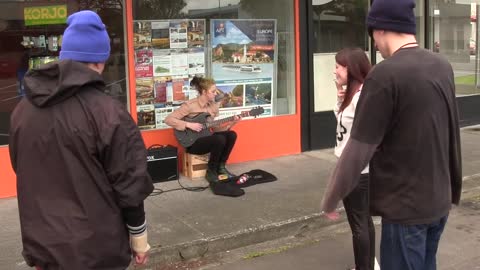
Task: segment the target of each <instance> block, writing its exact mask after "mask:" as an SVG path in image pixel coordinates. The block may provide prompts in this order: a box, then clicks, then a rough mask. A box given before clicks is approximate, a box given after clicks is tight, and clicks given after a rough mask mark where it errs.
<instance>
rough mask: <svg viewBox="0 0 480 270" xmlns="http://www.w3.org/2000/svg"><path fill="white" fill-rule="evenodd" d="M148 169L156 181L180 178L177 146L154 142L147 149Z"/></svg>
mask: <svg viewBox="0 0 480 270" xmlns="http://www.w3.org/2000/svg"><path fill="white" fill-rule="evenodd" d="M147 170H148V173H149V174H150V176H151V177H152V180H153V182H154V183H157V182H164V181H171V180H177V179H178V153H177V147H175V146H172V145H159V144H154V145H152V146H150V147H149V148H148V149H147Z"/></svg>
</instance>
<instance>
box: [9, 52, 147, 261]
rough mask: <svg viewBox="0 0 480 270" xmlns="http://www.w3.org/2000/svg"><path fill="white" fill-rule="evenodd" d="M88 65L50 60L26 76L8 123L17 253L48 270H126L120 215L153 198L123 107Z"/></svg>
mask: <svg viewBox="0 0 480 270" xmlns="http://www.w3.org/2000/svg"><path fill="white" fill-rule="evenodd" d="M104 87H105V85H104V82H103V79H102V77H101V76H100V75H99V74H98V73H96V72H94V71H92V70H90V69H89V68H88V67H86V66H85V65H84V64H81V63H78V62H72V61H62V62H58V63H50V64H48V65H46V66H44V67H42V68H41V69H38V70H33V71H30V72H29V73H27V75H26V76H25V90H26V94H27V96H26V98H24V99H23V100H22V101H21V102H20V103H19V104H18V106H17V107H16V108H15V110H14V112H13V114H12V117H11V127H10V146H9V147H10V155H11V162H12V167H13V169H14V170H15V172H16V174H17V191H18V206H19V213H20V224H21V232H22V242H23V256H24V258H25V260H26V262H27V264H28V265H30V266H33V265H37V266H39V267H41V268H42V269H44V270H50V269H69V270H77V269H78V270H86V269H96V270H100V269H105V270H106V269H108V270H114V269H119V270H120V269H122V270H123V269H125V268H127V266H128V265H129V263H130V260H131V251H130V245H129V235H128V231H127V228H126V226H125V222H124V217H123V216H122V209H124V208H127V207H136V206H138V205H140V204H141V203H142V202H143V200H144V199H145V198H146V197H147V196H148V195H149V194H150V193H151V192H152V190H153V184H152V181H151V179H150V177H149V175H148V173H147V170H146V150H145V146H144V143H143V140H142V137H141V135H140V132H139V130H138V128H137V126H136V125H135V123H134V121H133V120H132V118H131V116H130V115H129V113H128V112H127V111H126V110H125V106H124V105H123V104H121V103H119V102H117V101H116V100H114V99H113V98H111V97H109V96H107V95H105V94H104V93H103V92H102V90H103V89H104Z"/></svg>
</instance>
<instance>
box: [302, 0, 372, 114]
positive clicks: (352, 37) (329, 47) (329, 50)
mask: <svg viewBox="0 0 480 270" xmlns="http://www.w3.org/2000/svg"><path fill="white" fill-rule="evenodd" d="M311 2H312V13H313V14H312V18H313V44H314V45H313V51H314V54H313V70H314V73H313V74H314V75H313V77H314V97H315V100H314V110H315V112H321V111H331V110H333V107H334V104H335V103H336V99H337V96H336V90H335V89H336V88H335V84H334V82H333V79H334V75H333V70H334V68H335V54H336V53H337V51H339V50H341V49H343V48H345V47H359V48H362V49H364V50H365V53H367V54H368V51H369V42H370V41H369V37H368V34H367V31H366V29H367V26H366V23H365V19H366V15H367V12H368V5H369V1H368V0H312V1H311Z"/></svg>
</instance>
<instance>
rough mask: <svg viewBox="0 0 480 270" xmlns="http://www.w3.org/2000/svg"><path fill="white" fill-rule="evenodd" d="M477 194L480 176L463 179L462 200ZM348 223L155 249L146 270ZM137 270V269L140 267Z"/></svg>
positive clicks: (260, 230) (316, 221) (284, 224)
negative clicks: (155, 266)
mask: <svg viewBox="0 0 480 270" xmlns="http://www.w3.org/2000/svg"><path fill="white" fill-rule="evenodd" d="M478 194H480V174H474V175H471V176H466V177H463V190H462V200H468V198H470V197H472V196H476V195H478ZM337 211H338V212H340V213H341V212H344V208H343V207H341V208H338V209H337ZM346 220H347V219H346V215H340V218H339V219H338V220H336V221H330V220H328V219H326V218H325V217H324V216H323V214H322V213H315V214H312V215H307V216H302V217H297V218H291V219H288V220H285V221H281V222H276V223H271V224H267V225H263V226H259V227H252V228H247V229H244V230H240V231H237V232H233V233H228V234H223V235H218V236H215V237H209V238H203V239H198V240H194V241H191V242H185V243H179V244H175V245H170V246H154V247H152V249H151V251H150V260H149V264H148V265H147V266H146V267H145V268H143V269H152V268H150V267H152V266H154V265H166V264H170V263H176V262H180V261H186V260H191V259H195V258H203V257H206V256H210V255H213V254H216V253H220V252H225V251H228V250H233V249H237V248H241V247H246V246H249V245H254V244H258V243H262V242H267V241H271V240H275V239H279V238H285V237H292V236H301V235H303V234H304V233H307V232H309V231H315V230H319V229H322V228H324V227H328V226H330V225H334V224H338V223H342V222H346ZM135 269H138V267H137V268H135ZM153 269H157V268H153ZM162 269H163V268H162Z"/></svg>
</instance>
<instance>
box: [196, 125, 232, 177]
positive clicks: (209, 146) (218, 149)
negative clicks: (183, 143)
mask: <svg viewBox="0 0 480 270" xmlns="http://www.w3.org/2000/svg"><path fill="white" fill-rule="evenodd" d="M236 141H237V133H235V131H233V130H229V131H223V132H216V133H213V134H212V135H211V136H207V137H202V138H199V139H197V140H196V141H195V143H193V144H192V146H190V147H188V148H187V152H188V153H190V154H194V155H203V154H206V153H210V159H209V160H208V168H209V169H211V170H214V171H216V170H217V169H218V165H219V164H220V163H226V162H227V160H228V157H229V156H230V153H231V152H232V149H233V146H234V145H235V142H236Z"/></svg>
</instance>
